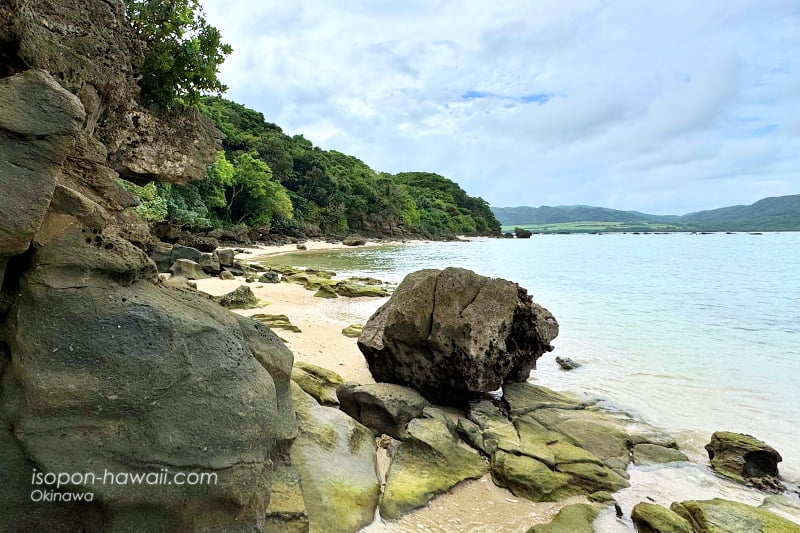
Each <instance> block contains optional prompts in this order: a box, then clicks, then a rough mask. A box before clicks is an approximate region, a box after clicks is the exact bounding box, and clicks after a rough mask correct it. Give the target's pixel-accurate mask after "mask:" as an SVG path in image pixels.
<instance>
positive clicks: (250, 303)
mask: <svg viewBox="0 0 800 533" xmlns="http://www.w3.org/2000/svg"><path fill="white" fill-rule="evenodd" d="M217 301H218V302H219V304H220V305H221V306H222V307H228V308H230V309H249V308H252V307H258V298H256V297H255V295H254V294H253V291H252V290H251V289H250V287H248V286H247V285H239V286H238V287H236V288H235V289H233V290H232V291H231V292H229V293H228V294H223V295H222V296H219V297H218V298H217Z"/></svg>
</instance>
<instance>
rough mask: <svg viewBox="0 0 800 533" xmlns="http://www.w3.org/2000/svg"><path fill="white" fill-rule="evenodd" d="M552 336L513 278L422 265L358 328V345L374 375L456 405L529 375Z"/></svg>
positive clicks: (547, 319) (552, 326) (552, 322)
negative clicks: (500, 277) (423, 267)
mask: <svg viewBox="0 0 800 533" xmlns="http://www.w3.org/2000/svg"><path fill="white" fill-rule="evenodd" d="M557 334H558V323H557V322H556V319H555V318H553V315H552V314H550V312H549V311H548V310H547V309H545V308H544V307H541V306H540V305H538V304H535V303H533V302H532V300H531V297H530V296H529V295H528V293H527V291H525V289H523V288H522V287H520V286H519V285H517V284H516V283H512V282H510V281H506V280H503V279H494V278H487V277H484V276H481V275H478V274H476V273H474V272H472V271H470V270H465V269H462V268H447V269H444V270H433V269H429V270H420V271H418V272H414V273H412V274H409V275H408V276H406V278H405V279H404V280H403V282H402V283H400V285H399V286H398V287H397V290H396V291H395V292H394V294H393V296H392V297H391V298H390V299H389V301H388V302H387V303H385V304H384V305H383V306H382V307H381V308H380V309H378V311H377V312H375V314H374V315H372V317H371V318H370V319H369V321H368V322H367V324H366V325H365V326H364V330H363V331H362V333H361V335H360V336H359V338H358V347H359V348H360V349H361V351H362V352H363V354H364V356H365V357H366V359H367V363H368V364H369V368H370V371H371V372H372V375H373V376H374V377H375V380H376V381H386V382H391V383H398V384H401V385H407V386H410V387H413V388H414V389H416V390H418V391H419V392H420V393H422V394H423V395H424V396H426V397H427V398H428V399H430V400H431V401H433V402H434V403H439V404H460V403H462V402H464V401H465V400H469V399H472V398H474V397H476V396H479V395H480V394H482V393H485V392H490V391H494V390H496V389H498V388H499V387H500V386H501V385H502V384H503V383H506V382H513V381H525V380H526V379H528V376H529V374H530V371H531V369H533V368H535V366H536V359H538V358H539V357H540V356H541V355H542V354H543V353H545V352H547V351H550V350H552V346H551V345H550V341H552V340H553V339H554V338H555V337H556V335H557Z"/></svg>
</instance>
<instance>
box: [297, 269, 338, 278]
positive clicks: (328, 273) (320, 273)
mask: <svg viewBox="0 0 800 533" xmlns="http://www.w3.org/2000/svg"><path fill="white" fill-rule="evenodd" d="M303 272H305V273H306V274H308V275H311V276H316V277H318V278H327V279H331V278H332V277H334V276H335V275H336V272H333V271H332V270H320V269H317V268H307V269H305V270H304V271H303Z"/></svg>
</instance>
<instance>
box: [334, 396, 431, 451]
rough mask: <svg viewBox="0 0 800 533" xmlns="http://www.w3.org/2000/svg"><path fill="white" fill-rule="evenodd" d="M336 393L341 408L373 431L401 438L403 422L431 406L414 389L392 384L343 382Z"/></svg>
mask: <svg viewBox="0 0 800 533" xmlns="http://www.w3.org/2000/svg"><path fill="white" fill-rule="evenodd" d="M336 395H337V397H338V398H339V404H340V405H341V409H342V411H344V412H345V413H347V414H348V415H350V416H352V417H353V418H355V419H356V420H358V421H359V422H361V423H362V424H364V425H365V426H367V427H368V428H370V429H371V430H372V432H373V433H374V434H375V436H379V435H381V434H384V433H385V434H387V435H389V436H391V437H394V438H395V439H400V440H402V439H403V438H405V435H406V424H408V423H409V422H410V421H411V420H412V419H414V418H417V417H419V416H421V415H422V412H423V410H424V409H425V408H426V407H427V406H428V405H430V404H429V403H428V401H427V400H426V399H425V398H423V397H422V396H421V395H420V394H419V393H418V392H417V391H415V390H414V389H410V388H408V387H403V386H402V385H395V384H394V383H370V384H366V385H358V384H355V383H345V384H343V385H341V386H340V387H339V388H338V389H337V391H336Z"/></svg>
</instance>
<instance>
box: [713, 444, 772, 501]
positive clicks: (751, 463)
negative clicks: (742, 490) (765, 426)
mask: <svg viewBox="0 0 800 533" xmlns="http://www.w3.org/2000/svg"><path fill="white" fill-rule="evenodd" d="M705 448H706V451H707V452H708V458H709V460H710V461H711V468H712V469H714V471H715V472H717V473H718V474H720V475H723V476H725V477H727V478H730V479H732V480H734V481H738V482H739V483H747V482H751V483H753V484H755V485H757V486H759V487H760V488H764V489H768V490H774V491H779V492H780V491H782V490H783V485H782V483H781V482H780V480H778V463H779V462H781V461H782V460H783V458H782V457H781V454H779V453H778V452H777V450H775V448H773V447H772V446H769V445H768V444H766V443H764V442H762V441H760V440H758V439H757V438H755V437H753V436H751V435H743V434H741V433H732V432H730V431H717V432H716V433H714V434H713V435H712V436H711V442H709V443H708V444H706V446H705Z"/></svg>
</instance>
